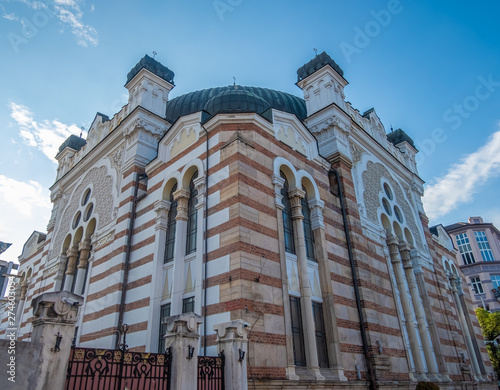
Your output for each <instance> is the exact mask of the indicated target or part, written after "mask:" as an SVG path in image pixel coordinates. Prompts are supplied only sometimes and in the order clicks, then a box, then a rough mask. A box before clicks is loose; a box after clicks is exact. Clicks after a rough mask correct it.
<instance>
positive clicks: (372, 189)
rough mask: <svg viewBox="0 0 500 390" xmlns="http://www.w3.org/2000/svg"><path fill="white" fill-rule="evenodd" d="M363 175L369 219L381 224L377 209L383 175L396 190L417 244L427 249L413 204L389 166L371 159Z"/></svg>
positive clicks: (397, 201) (395, 193) (398, 203)
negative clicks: (416, 220)
mask: <svg viewBox="0 0 500 390" xmlns="http://www.w3.org/2000/svg"><path fill="white" fill-rule="evenodd" d="M362 177H363V185H364V188H365V191H364V194H363V200H364V203H365V206H366V217H367V218H368V220H369V221H371V222H373V223H375V224H377V225H378V224H380V221H378V220H377V209H378V208H379V207H380V200H379V193H380V192H381V191H382V184H381V179H382V177H383V178H385V179H386V180H387V181H388V182H389V183H390V184H391V187H392V188H393V190H394V196H395V199H396V203H397V205H398V206H399V207H400V209H401V211H402V212H403V215H404V218H405V221H406V223H407V225H408V228H409V229H410V232H411V233H412V235H413V237H414V239H415V244H416V246H417V247H418V248H419V249H421V250H425V249H424V246H423V243H422V238H421V236H420V233H419V230H418V228H417V225H416V223H415V218H414V216H413V212H412V209H411V206H410V205H409V204H408V202H407V201H406V198H405V196H404V194H403V191H402V190H401V187H400V185H399V183H398V182H396V180H394V179H393V178H392V176H391V174H390V173H389V171H388V170H387V168H385V167H384V166H383V165H382V164H380V163H373V162H372V161H369V162H368V164H367V165H366V171H364V172H363V174H362Z"/></svg>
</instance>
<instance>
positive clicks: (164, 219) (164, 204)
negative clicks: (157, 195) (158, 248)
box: [154, 199, 172, 230]
mask: <svg viewBox="0 0 500 390" xmlns="http://www.w3.org/2000/svg"><path fill="white" fill-rule="evenodd" d="M171 204H172V203H171V202H169V201H168V200H166V199H161V200H157V201H156V202H155V203H154V210H155V212H156V218H155V221H156V226H155V229H156V230H167V228H168V212H169V211H170V206H171Z"/></svg>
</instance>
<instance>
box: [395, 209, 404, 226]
mask: <svg viewBox="0 0 500 390" xmlns="http://www.w3.org/2000/svg"><path fill="white" fill-rule="evenodd" d="M394 214H395V215H396V218H397V219H398V221H399V222H400V223H403V214H402V213H401V210H400V209H399V207H398V206H394Z"/></svg>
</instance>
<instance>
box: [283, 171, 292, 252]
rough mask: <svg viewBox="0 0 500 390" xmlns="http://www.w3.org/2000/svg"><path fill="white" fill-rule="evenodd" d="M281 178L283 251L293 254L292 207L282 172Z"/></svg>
mask: <svg viewBox="0 0 500 390" xmlns="http://www.w3.org/2000/svg"><path fill="white" fill-rule="evenodd" d="M280 174H281V177H282V178H283V179H285V183H284V184H283V188H282V189H281V202H282V203H283V234H284V236H285V251H286V252H288V253H293V254H295V240H294V237H293V234H294V232H293V221H292V205H291V204H290V199H289V198H288V180H287V179H286V176H285V174H284V173H283V172H280Z"/></svg>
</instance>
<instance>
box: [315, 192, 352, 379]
mask: <svg viewBox="0 0 500 390" xmlns="http://www.w3.org/2000/svg"><path fill="white" fill-rule="evenodd" d="M323 207H324V202H322V201H321V200H319V199H311V200H310V201H309V208H310V209H311V227H312V230H313V234H314V242H315V244H316V245H315V246H316V258H317V261H318V270H319V277H320V285H321V292H322V298H323V313H324V319H325V328H326V340H327V343H328V346H327V347H328V360H329V363H330V370H331V371H332V372H333V373H334V374H335V375H336V377H337V378H336V379H338V380H341V381H347V378H346V376H345V375H344V367H343V366H342V353H341V351H340V337H339V332H338V328H337V316H336V314H335V302H334V301H335V300H334V298H333V288H332V283H331V279H330V272H329V268H328V254H327V247H326V238H325V224H324V223H323Z"/></svg>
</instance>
